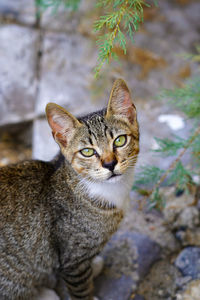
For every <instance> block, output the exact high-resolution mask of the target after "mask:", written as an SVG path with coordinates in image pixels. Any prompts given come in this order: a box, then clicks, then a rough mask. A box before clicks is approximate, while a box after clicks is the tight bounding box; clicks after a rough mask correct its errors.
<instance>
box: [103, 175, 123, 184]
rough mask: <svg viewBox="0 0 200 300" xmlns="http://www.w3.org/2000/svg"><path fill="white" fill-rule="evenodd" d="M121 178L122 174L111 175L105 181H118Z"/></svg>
mask: <svg viewBox="0 0 200 300" xmlns="http://www.w3.org/2000/svg"><path fill="white" fill-rule="evenodd" d="M121 179H122V175H121V174H120V175H112V176H110V177H109V178H108V179H106V182H110V183H116V182H119V181H120V180H121Z"/></svg>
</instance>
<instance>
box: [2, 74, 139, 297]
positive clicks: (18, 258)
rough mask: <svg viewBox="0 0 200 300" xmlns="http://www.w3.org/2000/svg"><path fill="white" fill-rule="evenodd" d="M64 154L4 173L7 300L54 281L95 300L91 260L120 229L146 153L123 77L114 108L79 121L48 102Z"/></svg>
mask: <svg viewBox="0 0 200 300" xmlns="http://www.w3.org/2000/svg"><path fill="white" fill-rule="evenodd" d="M46 114H47V119H48V122H49V125H50V127H51V129H52V134H53V137H54V139H55V141H56V142H57V143H58V145H59V146H60V150H61V153H60V154H59V155H58V156H57V157H56V158H55V159H54V160H52V161H50V162H43V161H37V160H33V161H25V162H21V163H18V164H15V165H10V166H5V167H2V168H1V169H0V209H1V217H0V299H1V300H19V299H20V300H23V299H26V300H29V299H36V298H35V297H37V295H38V291H39V290H40V287H41V286H45V285H47V284H48V282H49V280H50V278H54V284H55V290H56V291H57V294H58V295H59V297H60V299H66V298H65V295H63V289H62V285H61V283H62V282H64V283H65V286H67V290H68V292H69V294H70V297H71V299H73V300H75V299H77V300H78V299H82V300H92V299H95V298H94V297H93V275H94V274H93V270H92V260H93V258H94V257H95V256H96V255H98V254H99V252H100V251H101V250H102V248H103V246H104V245H105V243H106V242H107V241H108V239H109V238H110V236H111V235H112V234H113V233H114V232H115V231H116V230H117V228H118V225H119V223H120V221H121V220H122V218H123V215H124V213H125V210H126V207H127V204H128V202H129V192H130V189H131V185H132V183H133V172H134V165H135V162H136V158H137V154H138V152H139V132H138V123H137V118H136V110H135V106H134V105H133V103H132V100H131V96H130V92H129V90H128V87H127V86H126V83H125V82H124V81H123V80H122V79H118V80H116V81H115V83H114V85H113V89H112V92H111V95H110V99H109V103H108V107H107V109H103V110H101V111H98V112H94V113H91V114H89V115H86V116H84V117H80V118H76V117H74V116H73V115H71V114H70V113H69V112H67V111H66V110H65V109H64V108H62V107H60V106H58V105H56V104H54V103H49V104H48V105H47V107H46Z"/></svg>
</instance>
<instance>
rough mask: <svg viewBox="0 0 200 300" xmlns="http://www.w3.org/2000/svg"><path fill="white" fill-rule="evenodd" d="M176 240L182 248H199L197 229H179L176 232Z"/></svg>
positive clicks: (199, 240)
mask: <svg viewBox="0 0 200 300" xmlns="http://www.w3.org/2000/svg"><path fill="white" fill-rule="evenodd" d="M176 238H177V239H178V240H179V241H180V242H181V244H182V245H183V246H190V245H193V246H198V247H200V230H199V227H197V228H192V229H189V228H184V227H183V228H180V229H179V230H178V231H177V232H176Z"/></svg>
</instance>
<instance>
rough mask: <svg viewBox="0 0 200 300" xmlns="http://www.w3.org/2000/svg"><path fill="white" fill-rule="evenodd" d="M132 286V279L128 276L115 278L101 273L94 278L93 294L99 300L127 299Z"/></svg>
mask: <svg viewBox="0 0 200 300" xmlns="http://www.w3.org/2000/svg"><path fill="white" fill-rule="evenodd" d="M132 287H133V280H132V278H131V277H130V276H127V275H122V276H120V277H119V278H115V277H110V276H109V275H106V274H103V275H100V276H99V277H98V278H97V279H96V280H95V295H96V296H97V297H99V299H101V300H117V299H123V300H128V299H129V296H130V294H131V291H132Z"/></svg>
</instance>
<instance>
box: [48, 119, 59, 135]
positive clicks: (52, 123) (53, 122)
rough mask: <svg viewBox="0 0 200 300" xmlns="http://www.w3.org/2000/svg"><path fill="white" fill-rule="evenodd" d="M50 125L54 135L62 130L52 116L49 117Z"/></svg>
mask: <svg viewBox="0 0 200 300" xmlns="http://www.w3.org/2000/svg"><path fill="white" fill-rule="evenodd" d="M49 124H50V126H51V129H52V131H53V132H54V133H55V132H60V131H61V130H62V127H61V126H60V125H59V124H58V123H56V122H55V121H54V120H53V116H52V115H50V116H49Z"/></svg>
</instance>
